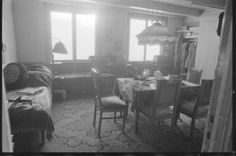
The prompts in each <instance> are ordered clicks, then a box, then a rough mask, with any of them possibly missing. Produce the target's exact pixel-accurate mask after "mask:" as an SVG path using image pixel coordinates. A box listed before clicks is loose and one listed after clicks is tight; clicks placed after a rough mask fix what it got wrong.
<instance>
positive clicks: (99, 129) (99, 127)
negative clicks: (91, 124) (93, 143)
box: [98, 112, 102, 138]
mask: <svg viewBox="0 0 236 156" xmlns="http://www.w3.org/2000/svg"><path fill="white" fill-rule="evenodd" d="M101 125H102V112H100V118H99V126H98V138H100V137H101V136H100V132H101Z"/></svg>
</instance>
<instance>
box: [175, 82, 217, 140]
mask: <svg viewBox="0 0 236 156" xmlns="http://www.w3.org/2000/svg"><path fill="white" fill-rule="evenodd" d="M212 84H213V80H202V81H201V87H200V90H199V93H198V95H197V99H196V100H193V101H183V102H182V104H180V105H179V107H178V113H179V112H180V113H183V114H185V115H187V116H189V117H190V118H192V121H191V131H190V136H191V139H192V138H193V131H194V127H195V119H196V118H205V117H206V116H207V112H208V108H209V102H210V96H211V89H212Z"/></svg>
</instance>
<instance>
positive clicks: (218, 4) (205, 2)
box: [189, 0, 226, 9]
mask: <svg viewBox="0 0 236 156" xmlns="http://www.w3.org/2000/svg"><path fill="white" fill-rule="evenodd" d="M189 1H191V2H192V4H194V5H200V6H205V7H211V8H216V9H224V7H225V2H226V0H189Z"/></svg>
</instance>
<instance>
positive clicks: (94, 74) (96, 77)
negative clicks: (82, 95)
mask: <svg viewBox="0 0 236 156" xmlns="http://www.w3.org/2000/svg"><path fill="white" fill-rule="evenodd" d="M91 78H92V83H93V94H94V100H95V104H97V105H98V107H99V108H100V106H101V95H100V94H101V89H100V78H101V75H100V72H98V71H97V70H96V69H95V68H92V69H91Z"/></svg>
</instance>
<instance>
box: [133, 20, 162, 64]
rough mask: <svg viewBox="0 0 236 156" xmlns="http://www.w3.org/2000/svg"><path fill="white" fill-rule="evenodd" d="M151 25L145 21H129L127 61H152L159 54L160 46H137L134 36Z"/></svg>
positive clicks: (148, 21) (150, 22)
mask: <svg viewBox="0 0 236 156" xmlns="http://www.w3.org/2000/svg"><path fill="white" fill-rule="evenodd" d="M151 24H152V21H151V20H147V19H134V18H131V19H130V38H129V61H152V60H153V57H154V56H155V55H159V54H160V45H138V39H137V37H136V35H138V34H139V33H141V32H142V31H143V30H144V29H145V28H146V27H147V26H150V25H151Z"/></svg>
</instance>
